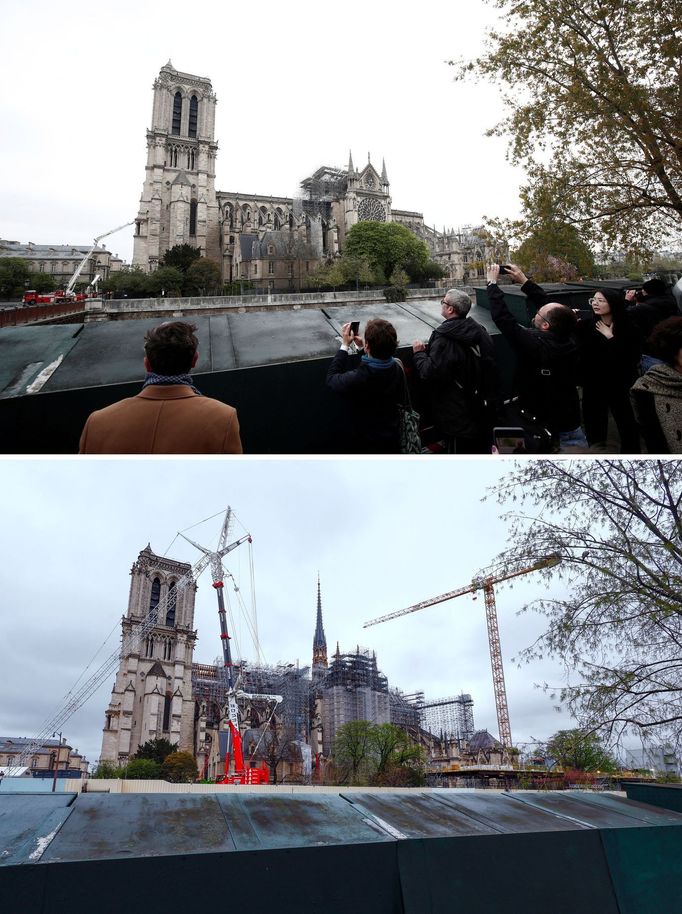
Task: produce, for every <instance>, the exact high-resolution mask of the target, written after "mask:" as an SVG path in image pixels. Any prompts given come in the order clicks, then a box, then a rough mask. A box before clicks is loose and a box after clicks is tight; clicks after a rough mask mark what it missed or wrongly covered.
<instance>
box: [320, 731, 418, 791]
mask: <svg viewBox="0 0 682 914" xmlns="http://www.w3.org/2000/svg"><path fill="white" fill-rule="evenodd" d="M333 757H334V762H335V764H336V767H337V769H338V771H339V774H340V776H341V780H342V781H343V782H344V783H350V784H365V783H371V784H382V785H384V786H391V785H392V786H414V785H416V784H418V783H421V782H422V781H423V772H422V769H423V753H422V750H421V747H420V746H418V745H417V744H416V743H414V742H413V741H412V740H411V739H410V738H409V737H408V735H407V734H406V733H405V731H404V730H401V729H400V727H396V726H395V725H394V724H372V723H370V722H369V721H368V720H353V721H350V722H349V723H347V724H343V726H341V727H339V729H338V730H337V731H336V738H335V739H334V752H333Z"/></svg>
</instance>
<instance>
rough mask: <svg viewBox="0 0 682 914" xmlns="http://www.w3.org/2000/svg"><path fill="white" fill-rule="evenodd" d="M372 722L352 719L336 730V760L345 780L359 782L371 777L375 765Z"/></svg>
mask: <svg viewBox="0 0 682 914" xmlns="http://www.w3.org/2000/svg"><path fill="white" fill-rule="evenodd" d="M373 751H374V745H373V743H372V724H371V723H370V722H369V721H368V720H351V721H349V722H348V723H347V724H343V725H342V726H341V727H339V729H338V730H337V731H336V736H335V738H334V752H333V755H334V761H335V763H336V765H337V767H338V768H339V771H340V773H341V774H342V777H343V779H344V780H346V779H348V780H349V783H351V784H359V783H361V782H363V781H366V780H367V778H368V777H369V772H370V771H371V769H372V767H373V765H372V761H373Z"/></svg>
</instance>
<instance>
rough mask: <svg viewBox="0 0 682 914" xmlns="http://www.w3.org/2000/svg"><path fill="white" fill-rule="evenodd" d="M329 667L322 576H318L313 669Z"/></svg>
mask: <svg viewBox="0 0 682 914" xmlns="http://www.w3.org/2000/svg"><path fill="white" fill-rule="evenodd" d="M326 666H327V639H326V638H325V636H324V626H323V625H322V596H321V593H320V574H319V572H318V574H317V620H316V623H315V637H314V638H313V669H314V668H315V667H326Z"/></svg>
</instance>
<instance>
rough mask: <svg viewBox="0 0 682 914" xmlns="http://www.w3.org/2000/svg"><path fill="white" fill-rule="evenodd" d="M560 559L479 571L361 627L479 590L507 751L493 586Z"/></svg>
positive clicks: (509, 741) (507, 727) (504, 695)
mask: <svg viewBox="0 0 682 914" xmlns="http://www.w3.org/2000/svg"><path fill="white" fill-rule="evenodd" d="M560 561H561V556H560V555H559V554H558V553H553V554H552V555H548V556H545V558H542V559H538V560H537V561H536V562H533V564H532V565H527V566H525V567H523V568H517V569H514V570H511V569H508V568H506V569H505V568H503V569H501V570H500V571H498V572H495V571H487V572H483V573H482V574H481V575H479V576H478V577H475V578H474V579H473V580H472V582H471V584H467V586H466V587H460V588H459V589H458V590H451V591H449V592H448V593H444V594H441V595H440V596H439V597H432V598H431V599H430V600H422V601H421V603H415V604H414V606H408V607H407V608H406V609H399V610H397V611H396V612H392V613H388V614H387V615H385V616H379V618H378V619H371V620H370V621H369V622H365V624H364V625H363V628H369V626H370V625H378V624H379V623H380V622H388V621H389V619H397V618H398V616H405V615H407V614H408V613H413V612H417V610H419V609H426V607H427V606H434V605H435V604H436V603H444V602H445V601H446V600H453V599H454V598H455V597H461V596H463V595H464V594H465V593H475V592H476V591H477V590H482V591H483V596H484V598H485V618H486V622H487V625H488V644H489V645H490V663H491V666H492V669H493V688H494V690H495V708H496V710H497V726H498V728H499V732H500V742H501V743H502V745H503V746H504V748H505V749H510V748H511V745H512V738H511V725H510V723H509V708H508V706H507V690H506V688H505V685H504V667H503V666H502V648H501V647H500V630H499V628H498V625H497V609H496V607H495V590H494V585H495V584H499V583H501V582H502V581H508V580H509V579H510V578H517V577H519V576H520V575H522V574H528V573H529V572H531V571H540V570H541V569H542V568H551V567H552V566H554V565H558V564H559V562H560Z"/></svg>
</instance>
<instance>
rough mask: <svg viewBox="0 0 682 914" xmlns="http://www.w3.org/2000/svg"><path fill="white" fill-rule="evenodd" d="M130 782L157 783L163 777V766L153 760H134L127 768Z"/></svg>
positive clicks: (127, 777) (126, 775)
mask: <svg viewBox="0 0 682 914" xmlns="http://www.w3.org/2000/svg"><path fill="white" fill-rule="evenodd" d="M125 777H126V779H127V780H129V781H155V780H158V778H160V777H161V764H160V762H156V761H154V759H151V758H133V759H131V760H130V761H129V762H128V764H127V765H126V768H125Z"/></svg>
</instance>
